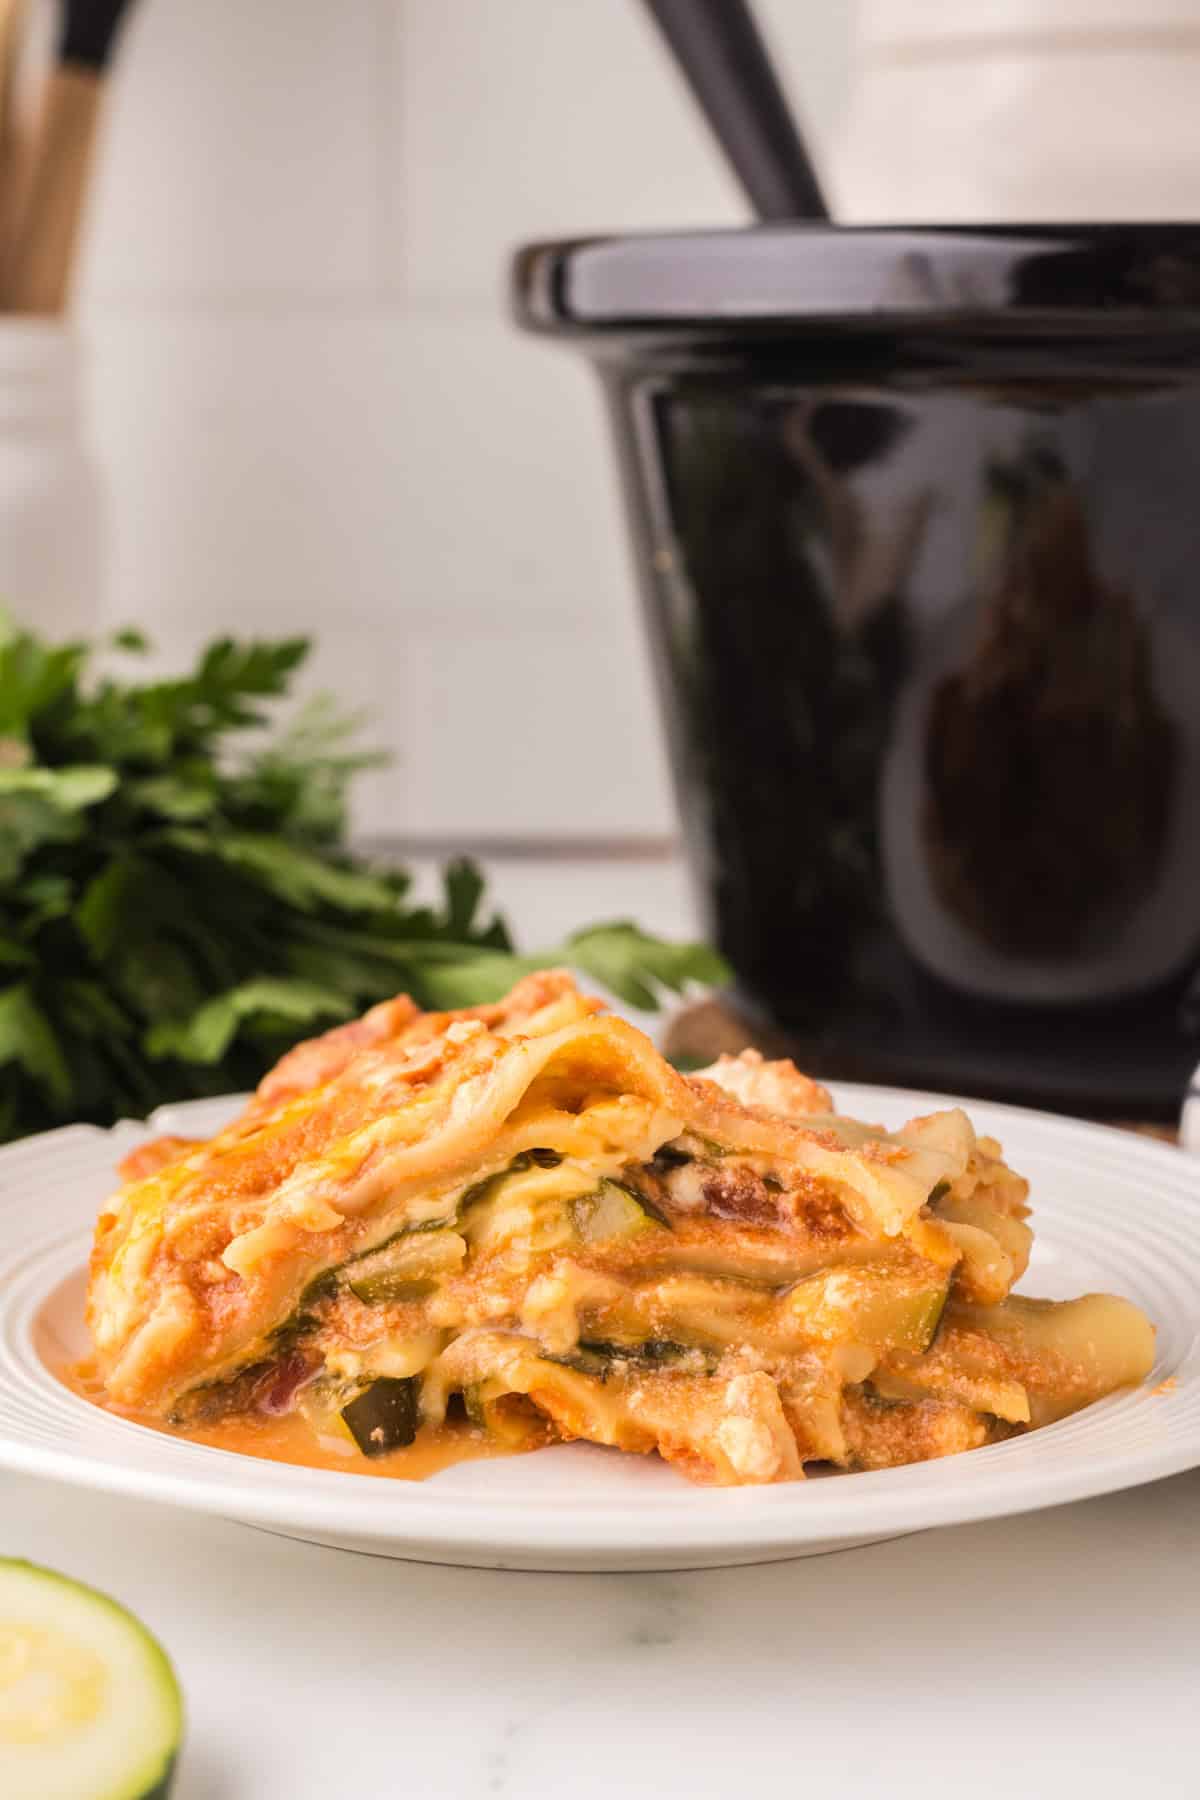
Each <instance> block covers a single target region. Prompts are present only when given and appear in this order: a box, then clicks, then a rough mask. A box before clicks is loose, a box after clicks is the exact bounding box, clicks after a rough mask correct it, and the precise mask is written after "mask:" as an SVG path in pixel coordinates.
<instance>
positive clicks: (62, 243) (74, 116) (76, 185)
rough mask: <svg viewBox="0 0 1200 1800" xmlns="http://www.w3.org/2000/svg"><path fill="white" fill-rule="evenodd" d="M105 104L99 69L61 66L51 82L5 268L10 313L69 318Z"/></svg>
mask: <svg viewBox="0 0 1200 1800" xmlns="http://www.w3.org/2000/svg"><path fill="white" fill-rule="evenodd" d="M100 100H101V77H100V75H99V73H98V72H97V71H96V70H94V69H90V68H83V67H80V66H78V65H75V64H71V63H65V64H60V65H59V66H58V67H57V68H56V69H55V70H54V72H53V74H52V75H51V76H50V77H49V80H48V81H47V84H46V92H45V97H44V100H43V103H42V118H41V128H40V130H39V133H38V139H37V154H36V160H35V163H34V166H33V168H32V170H31V171H30V175H29V184H28V188H27V191H26V193H25V195H24V196H23V205H22V209H21V210H22V216H21V219H20V221H19V223H18V226H17V230H16V234H15V237H14V242H13V249H12V255H11V257H10V259H9V260H8V266H7V268H6V270H5V279H4V290H5V291H4V303H5V307H6V310H8V311H9V312H18V313H61V312H62V311H63V310H64V308H65V306H66V303H67V298H68V295H69V292H70V285H71V272H72V265H73V262H74V255H75V245H76V242H77V239H78V236H79V224H80V219H81V218H82V215H83V203H84V196H85V194H86V192H87V185H88V176H89V171H90V167H91V158H92V146H93V144H94V142H95V137H96V120H97V117H98V114H99V110H100Z"/></svg>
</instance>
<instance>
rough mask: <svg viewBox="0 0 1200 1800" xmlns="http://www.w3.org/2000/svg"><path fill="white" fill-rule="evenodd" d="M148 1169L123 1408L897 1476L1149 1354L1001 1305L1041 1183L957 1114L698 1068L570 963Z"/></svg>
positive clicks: (1123, 1323) (371, 1444)
mask: <svg viewBox="0 0 1200 1800" xmlns="http://www.w3.org/2000/svg"><path fill="white" fill-rule="evenodd" d="M126 1175H127V1179H126V1182H125V1185H124V1186H123V1187H122V1188H121V1189H120V1190H119V1191H118V1192H117V1194H116V1195H114V1197H113V1199H112V1200H111V1201H110V1203H109V1204H108V1205H107V1206H106V1207H105V1208H104V1210H103V1211H102V1213H101V1216H100V1219H99V1221H98V1224H97V1230H96V1239H95V1247H94V1251H93V1258H92V1269H91V1278H90V1282H89V1291H88V1319H89V1324H90V1327H91V1331H92V1335H93V1340H94V1343H95V1347H96V1353H97V1359H98V1363H99V1367H100V1370H101V1373H102V1376H103V1380H104V1383H105V1386H106V1389H107V1392H108V1394H109V1396H110V1397H111V1398H112V1400H113V1401H114V1402H116V1403H119V1404H121V1405H124V1406H126V1407H132V1408H137V1409H141V1410H143V1411H144V1412H145V1413H147V1414H149V1415H157V1416H159V1417H164V1418H166V1417H171V1418H176V1419H184V1420H186V1419H191V1418H196V1417H205V1416H207V1415H208V1414H209V1413H210V1412H212V1411H213V1410H218V1411H219V1410H220V1409H226V1410H235V1411H236V1410H237V1409H239V1408H241V1409H244V1410H251V1409H253V1408H256V1407H262V1406H267V1407H268V1408H272V1409H278V1408H280V1407H283V1406H289V1405H294V1406H298V1407H300V1408H301V1409H302V1410H306V1411H307V1412H308V1413H310V1414H311V1416H312V1419H313V1429H314V1430H315V1431H317V1432H320V1431H322V1430H339V1429H345V1421H347V1420H349V1421H350V1423H351V1428H352V1429H354V1430H355V1433H356V1441H357V1442H359V1444H360V1448H361V1447H364V1446H365V1453H366V1454H372V1453H374V1450H375V1449H376V1448H377V1447H378V1444H377V1443H376V1439H378V1440H379V1443H383V1442H384V1441H385V1439H386V1434H387V1432H388V1431H395V1430H399V1429H401V1427H400V1426H397V1425H396V1424H395V1421H394V1420H393V1421H392V1422H391V1423H389V1422H388V1421H386V1420H385V1421H384V1423H383V1424H381V1425H379V1426H375V1425H370V1424H368V1425H367V1426H366V1427H362V1426H361V1425H360V1417H362V1418H366V1417H368V1415H369V1412H370V1409H369V1408H368V1409H367V1410H366V1411H364V1408H363V1406H362V1405H360V1404H359V1402H360V1399H361V1397H362V1396H363V1395H364V1394H370V1393H372V1392H376V1393H378V1394H381V1395H383V1396H384V1398H386V1399H387V1400H388V1403H389V1404H390V1405H391V1406H392V1407H393V1410H394V1411H395V1410H396V1409H400V1411H399V1412H397V1413H396V1417H397V1418H399V1417H400V1415H401V1413H403V1419H402V1421H401V1423H402V1425H403V1428H404V1429H407V1430H409V1431H411V1430H412V1429H429V1430H435V1429H438V1428H439V1427H440V1426H441V1424H442V1421H444V1420H445V1419H446V1417H447V1416H448V1412H453V1410H454V1408H455V1407H456V1406H457V1405H458V1404H459V1403H460V1402H461V1403H462V1404H464V1405H465V1406H466V1409H467V1412H468V1414H469V1415H470V1418H471V1420H472V1427H471V1428H472V1429H474V1430H477V1431H482V1432H487V1433H490V1434H500V1435H502V1436H503V1437H504V1438H505V1441H507V1442H510V1443H511V1445H512V1447H514V1448H520V1447H525V1446H526V1445H532V1444H534V1443H538V1442H544V1441H546V1439H547V1437H548V1436H558V1437H571V1436H579V1437H587V1438H590V1439H593V1440H594V1441H597V1442H601V1443H607V1444H613V1445H615V1446H616V1447H618V1448H623V1449H631V1450H641V1451H645V1450H651V1449H656V1450H658V1451H660V1452H661V1453H662V1454H663V1455H665V1456H668V1457H670V1458H671V1459H672V1460H674V1461H676V1462H677V1463H678V1464H679V1466H680V1467H681V1468H682V1469H683V1471H684V1472H685V1473H687V1474H688V1475H691V1476H693V1477H694V1478H697V1479H704V1480H715V1481H722V1482H742V1481H761V1480H777V1479H787V1478H790V1477H795V1476H797V1475H799V1474H800V1473H801V1472H802V1467H803V1464H804V1462H805V1461H809V1460H814V1459H821V1460H832V1461H835V1462H840V1463H842V1464H844V1465H861V1466H880V1465H881V1464H882V1463H885V1462H887V1461H897V1460H906V1459H909V1458H911V1457H913V1456H925V1455H933V1454H946V1453H948V1452H950V1451H952V1450H957V1449H962V1448H969V1447H972V1445H973V1444H975V1443H978V1442H983V1441H987V1440H988V1439H989V1438H991V1437H994V1436H995V1435H1000V1434H1003V1433H1005V1432H1007V1431H1010V1430H1013V1429H1020V1428H1022V1427H1023V1426H1025V1425H1028V1424H1029V1423H1033V1422H1039V1419H1040V1418H1041V1417H1048V1416H1051V1415H1052V1414H1053V1412H1054V1407H1055V1404H1056V1398H1055V1396H1061V1395H1063V1394H1066V1395H1068V1396H1069V1397H1070V1401H1069V1404H1084V1403H1086V1399H1087V1398H1091V1397H1094V1394H1095V1393H1096V1392H1099V1391H1106V1385H1105V1384H1106V1383H1107V1385H1108V1386H1113V1385H1117V1379H1118V1378H1119V1379H1120V1380H1129V1379H1138V1378H1139V1377H1140V1373H1144V1369H1142V1367H1141V1364H1142V1363H1143V1362H1147V1366H1148V1346H1149V1345H1151V1344H1152V1334H1150V1332H1149V1328H1148V1327H1147V1326H1145V1324H1144V1321H1141V1317H1140V1315H1138V1314H1136V1313H1135V1312H1134V1309H1132V1308H1128V1309H1127V1311H1124V1312H1122V1311H1121V1310H1120V1309H1121V1308H1122V1307H1123V1306H1124V1303H1122V1302H1115V1301H1114V1302H1111V1303H1110V1304H1111V1306H1112V1307H1114V1308H1117V1309H1118V1311H1117V1312H1116V1313H1112V1312H1110V1313H1108V1314H1107V1315H1105V1319H1106V1323H1105V1333H1106V1341H1108V1340H1112V1339H1113V1338H1114V1334H1115V1339H1116V1340H1119V1342H1120V1344H1121V1345H1122V1346H1123V1349H1122V1354H1121V1355H1119V1356H1114V1357H1110V1358H1108V1359H1107V1360H1106V1359H1105V1358H1104V1357H1103V1356H1100V1357H1097V1356H1095V1355H1093V1356H1092V1357H1091V1359H1090V1361H1089V1359H1088V1357H1087V1356H1086V1355H1083V1354H1082V1353H1081V1352H1080V1346H1081V1345H1084V1344H1086V1342H1087V1341H1088V1340H1087V1330H1088V1329H1090V1327H1088V1325H1087V1321H1086V1320H1085V1321H1083V1323H1082V1324H1079V1322H1078V1321H1076V1328H1075V1337H1074V1339H1073V1340H1072V1341H1073V1342H1074V1343H1075V1350H1074V1351H1069V1352H1068V1351H1064V1352H1062V1353H1061V1354H1060V1352H1059V1351H1058V1350H1057V1349H1056V1348H1055V1346H1054V1344H1053V1343H1052V1342H1050V1341H1049V1340H1050V1339H1052V1338H1053V1335H1054V1330H1056V1329H1058V1321H1059V1318H1060V1315H1059V1314H1057V1313H1056V1314H1054V1315H1053V1316H1052V1319H1051V1322H1050V1324H1049V1325H1047V1324H1046V1323H1045V1321H1042V1322H1040V1323H1039V1322H1036V1321H1033V1320H1032V1319H1031V1318H1030V1317H1027V1316H1025V1315H1021V1314H1020V1313H1019V1311H1018V1312H1013V1311H1011V1308H1012V1306H1014V1305H1015V1303H1013V1302H1008V1301H1007V1298H1006V1297H1007V1295H1008V1293H1009V1289H1010V1288H1011V1286H1012V1284H1013V1282H1014V1281H1016V1280H1017V1279H1019V1277H1020V1275H1021V1273H1023V1271H1024V1267H1025V1263H1026V1261H1027V1259H1028V1253H1029V1242H1030V1236H1031V1234H1030V1229H1029V1226H1028V1225H1027V1223H1026V1215H1027V1210H1028V1209H1027V1206H1026V1203H1025V1202H1026V1187H1025V1184H1024V1183H1023V1182H1022V1181H1021V1179H1020V1178H1019V1177H1018V1176H1016V1175H1015V1174H1014V1173H1013V1172H1012V1171H1011V1170H1009V1169H1008V1168H1007V1166H1006V1165H1005V1163H1004V1161H1003V1158H1002V1155H1001V1152H1000V1147H999V1146H998V1145H996V1144H995V1143H993V1142H992V1141H991V1140H987V1139H977V1138H976V1136H975V1134H974V1132H973V1130H972V1128H971V1125H970V1123H969V1121H968V1120H967V1118H966V1116H965V1115H964V1114H963V1113H962V1112H961V1111H959V1110H958V1109H953V1110H949V1111H946V1112H942V1113H937V1114H933V1115H930V1116H928V1117H925V1118H919V1119H915V1120H912V1121H910V1123H909V1124H908V1125H906V1126H905V1127H904V1128H903V1129H902V1130H900V1131H897V1132H892V1133H889V1132H886V1131H884V1130H883V1129H881V1128H880V1127H877V1126H872V1125H868V1124H864V1123H861V1122H857V1121H853V1120H850V1119H846V1118H843V1117H841V1116H840V1115H837V1114H835V1113H834V1111H833V1108H832V1102H831V1100H830V1097H829V1095H828V1094H827V1093H826V1091H825V1090H824V1089H823V1088H821V1087H820V1086H819V1085H818V1084H816V1083H815V1082H812V1081H811V1080H809V1079H808V1078H807V1077H805V1076H803V1075H801V1074H799V1073H798V1072H797V1071H796V1070H795V1069H794V1068H793V1067H792V1066H791V1065H790V1064H786V1063H782V1064H781V1063H775V1064H771V1063H764V1062H763V1061H762V1060H761V1059H760V1058H758V1057H756V1056H755V1055H754V1054H753V1053H746V1054H744V1055H743V1056H742V1057H739V1058H723V1059H722V1060H721V1061H720V1062H719V1063H718V1064H716V1065H714V1066H713V1068H711V1069H709V1070H706V1071H704V1072H702V1073H701V1074H700V1075H698V1076H693V1077H690V1078H689V1077H685V1076H682V1075H680V1074H679V1073H678V1072H677V1071H675V1070H674V1069H672V1068H671V1067H670V1065H669V1064H667V1063H666V1062H665V1061H664V1060H663V1059H662V1058H661V1057H660V1056H659V1055H658V1053H657V1052H656V1051H655V1049H654V1047H653V1046H652V1045H651V1043H650V1042H649V1040H648V1039H647V1038H646V1037H645V1036H644V1035H643V1034H642V1033H641V1032H639V1031H637V1030H636V1029H634V1028H633V1027H632V1026H630V1025H628V1024H627V1023H625V1022H624V1021H622V1020H619V1019H614V1018H612V1017H609V1016H606V1015H604V1014H603V1013H602V1012H601V1011H600V1005H599V1002H597V1001H595V1000H593V999H590V998H589V997H586V996H583V995H581V994H579V993H578V991H577V990H576V989H575V987H574V984H573V982H572V981H571V979H570V977H569V976H567V975H566V974H565V973H563V972H561V971H553V972H549V973H546V974H539V975H537V976H534V977H530V978H529V979H528V980H527V981H525V982H523V983H521V984H519V985H518V987H517V988H516V989H514V991H513V993H512V994H511V995H510V996H509V997H508V999H507V1001H505V1002H503V1003H501V1004H499V1005H497V1006H492V1007H481V1008H473V1009H469V1010H466V1011H464V1012H460V1013H454V1014H426V1013H420V1012H418V1011H417V1009H416V1008H415V1007H413V1005H412V1003H411V1002H409V1001H408V1000H407V999H405V998H404V997H400V998H398V999H397V1000H395V1001H391V1002H387V1003H385V1005H384V1006H383V1007H377V1008H375V1009H374V1010H373V1011H372V1012H371V1013H369V1014H367V1015H366V1017H365V1018H364V1019H363V1020H360V1021H356V1022H354V1023H353V1024H352V1025H350V1026H344V1027H339V1028H338V1029H337V1030H336V1031H335V1032H332V1033H329V1034H326V1035H325V1037H323V1038H319V1039H316V1040H313V1041H312V1042H310V1043H308V1044H304V1045H301V1046H299V1047H298V1048H297V1049H296V1050H294V1051H293V1052H291V1053H290V1054H289V1056H288V1057H285V1058H284V1060H283V1062H282V1063H281V1064H280V1065H279V1066H278V1068H277V1069H276V1070H275V1071H273V1072H272V1074H271V1075H269V1076H268V1077H267V1078H266V1080H264V1082H263V1083H262V1084H261V1085H260V1087H259V1089H258V1091H257V1093H256V1095H255V1096H254V1097H253V1098H252V1100H251V1101H250V1102H249V1104H248V1105H247V1108H246V1109H245V1111H244V1113H243V1114H242V1115H241V1117H240V1118H239V1119H237V1120H236V1121H235V1122H234V1123H233V1124H232V1125H231V1126H230V1127H228V1128H227V1129H226V1130H225V1131H223V1132H221V1133H220V1134H218V1135H217V1137H215V1138H214V1139H212V1140H210V1141H209V1142H206V1143H199V1144H191V1143H187V1142H186V1141H183V1140H178V1139H173V1140H160V1141H159V1142H157V1143H156V1144H154V1145H151V1146H146V1147H144V1148H143V1150H142V1151H141V1152H138V1153H135V1156H134V1158H133V1159H132V1161H131V1162H130V1163H128V1164H127V1167H126ZM1080 1304H1082V1303H1080ZM1006 1305H1007V1306H1009V1307H1010V1311H1009V1312H1008V1313H1004V1312H1003V1310H1002V1309H1003V1308H1004V1307H1005V1306H1006ZM989 1309H990V1310H989ZM989 1319H994V1320H995V1321H996V1322H997V1325H998V1330H997V1333H996V1335H995V1337H994V1338H992V1337H989V1336H988V1329H989V1326H988V1321H989ZM1035 1323H1036V1325H1037V1331H1040V1333H1041V1338H1042V1340H1045V1341H1043V1342H1041V1345H1040V1348H1036V1350H1035V1349H1031V1348H1030V1345H1031V1341H1032V1336H1033V1335H1036V1332H1035V1330H1034V1326H1035ZM1093 1323H1094V1321H1093ZM942 1338H944V1339H945V1342H941V1341H940V1340H941V1339H942ZM981 1344H982V1345H984V1346H990V1350H989V1349H985V1350H981V1348H980V1346H981ZM1056 1359H1057V1360H1056ZM1026 1364H1028V1365H1029V1368H1028V1369H1026ZM1035 1365H1036V1366H1035ZM1114 1370H1115V1371H1116V1372H1117V1373H1116V1377H1115V1378H1113V1372H1114ZM1030 1371H1032V1372H1030ZM1025 1375H1028V1376H1029V1380H1028V1382H1027V1381H1026V1380H1025V1379H1023V1376H1025ZM1110 1378H1111V1379H1110ZM1029 1383H1032V1387H1033V1389H1034V1390H1035V1393H1036V1396H1037V1398H1036V1401H1035V1403H1034V1404H1033V1406H1032V1410H1031V1403H1030V1401H1029V1397H1028V1395H1029ZM410 1390H419V1399H416V1398H413V1397H412V1394H411V1393H410ZM1069 1404H1067V1403H1066V1402H1064V1405H1065V1406H1066V1409H1068V1410H1069ZM405 1408H407V1409H408V1410H407V1411H405V1410H404V1409H405ZM413 1408H415V1409H416V1410H415V1411H413ZM1035 1414H1037V1415H1038V1417H1037V1418H1035V1416H1034V1415H1035ZM370 1416H373V1415H370ZM381 1416H382V1415H381ZM414 1421H415V1424H414ZM362 1431H365V1433H366V1435H365V1437H364V1436H361V1435H360V1433H361V1432H362ZM372 1434H374V1435H372Z"/></svg>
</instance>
